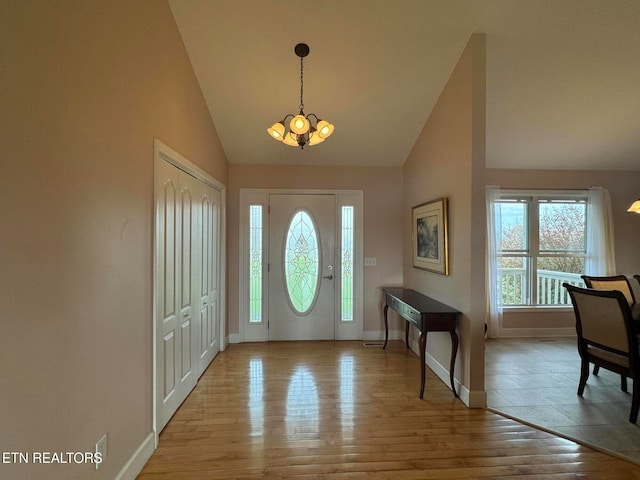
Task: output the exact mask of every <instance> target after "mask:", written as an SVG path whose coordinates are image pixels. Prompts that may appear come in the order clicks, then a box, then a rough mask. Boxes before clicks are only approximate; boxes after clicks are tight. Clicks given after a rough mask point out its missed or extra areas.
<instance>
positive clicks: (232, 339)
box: [229, 333, 242, 343]
mask: <svg viewBox="0 0 640 480" xmlns="http://www.w3.org/2000/svg"><path fill="white" fill-rule="evenodd" d="M241 342H242V338H240V334H238V333H231V334H229V343H241Z"/></svg>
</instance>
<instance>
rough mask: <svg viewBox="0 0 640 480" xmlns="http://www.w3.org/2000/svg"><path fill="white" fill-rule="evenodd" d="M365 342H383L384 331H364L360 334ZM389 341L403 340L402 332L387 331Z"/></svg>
mask: <svg viewBox="0 0 640 480" xmlns="http://www.w3.org/2000/svg"><path fill="white" fill-rule="evenodd" d="M362 340H364V341H365V342H376V341H377V342H384V330H365V331H364V332H362ZM389 340H404V330H389Z"/></svg>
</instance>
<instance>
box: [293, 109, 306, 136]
mask: <svg viewBox="0 0 640 480" xmlns="http://www.w3.org/2000/svg"><path fill="white" fill-rule="evenodd" d="M289 128H290V129H291V131H292V132H293V133H296V134H298V135H303V134H305V133H307V132H308V131H309V120H307V119H306V118H305V117H304V115H300V114H298V115H296V116H295V117H293V118H292V119H291V123H289Z"/></svg>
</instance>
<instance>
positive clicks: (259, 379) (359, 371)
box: [138, 342, 640, 480]
mask: <svg viewBox="0 0 640 480" xmlns="http://www.w3.org/2000/svg"><path fill="white" fill-rule="evenodd" d="M419 371H420V370H419V360H418V358H417V357H416V356H415V355H414V354H413V353H412V352H410V351H408V350H407V349H406V348H405V347H404V345H403V344H402V343H401V342H390V345H389V347H388V348H387V350H386V351H383V350H382V349H380V348H376V347H364V346H363V345H362V343H361V342H303V343H293V342H290V343H269V344H266V343H258V344H241V345H231V346H229V348H228V349H227V350H226V351H225V352H223V353H221V354H220V355H218V357H217V358H216V359H215V360H214V361H213V363H212V364H211V366H210V367H209V369H208V370H207V371H206V372H205V374H204V375H203V376H202V378H201V379H200V382H199V384H198V386H197V387H196V389H195V390H194V391H193V393H192V394H191V395H190V396H189V398H187V400H186V401H185V403H184V404H183V405H182V406H181V407H180V409H179V410H178V411H177V412H176V414H175V415H174V417H173V419H172V420H171V421H170V422H169V424H168V425H167V427H166V428H165V430H164V431H163V432H162V434H161V435H160V446H159V448H158V450H157V451H156V452H155V453H154V455H153V456H152V457H151V459H150V460H149V462H148V464H147V465H146V466H145V468H144V470H143V471H142V472H141V474H140V475H139V477H138V478H139V479H141V480H149V479H175V480H180V479H189V480H199V479H207V480H210V479H227V480H231V479H251V478H264V477H268V478H277V479H300V480H302V479H345V480H346V479H348V480H358V479H366V480H376V479H384V480H404V479H480V478H482V479H489V478H491V479H503V478H505V479H506V478H528V479H575V478H587V479H596V478H598V479H607V480H615V479H640V466H638V465H634V464H632V463H628V462H625V461H624V460H620V459H617V458H614V457H611V456H608V455H606V454H604V453H600V452H597V451H594V450H592V449H590V448H587V447H583V446H581V445H579V444H576V443H573V442H571V441H568V440H565V439H562V438H559V437H555V436H553V435H551V434H548V433H545V432H542V431H539V430H536V429H534V428H531V427H528V426H525V425H522V424H520V423H518V422H516V421H514V420H509V419H507V418H505V417H502V416H500V415H498V414H495V413H491V412H489V411H486V410H481V409H468V408H466V406H465V405H464V404H463V403H462V402H461V401H459V400H456V399H455V398H454V397H453V395H452V393H451V391H450V390H449V389H448V388H447V387H446V386H445V385H444V384H443V383H442V382H441V381H440V380H439V379H438V378H437V377H435V375H433V374H432V373H431V372H430V371H428V374H427V387H426V391H425V395H424V400H419V399H418V389H419Z"/></svg>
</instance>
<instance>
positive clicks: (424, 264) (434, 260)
mask: <svg viewBox="0 0 640 480" xmlns="http://www.w3.org/2000/svg"><path fill="white" fill-rule="evenodd" d="M448 203H449V202H448V200H447V197H442V198H437V199H435V200H431V201H429V202H426V203H422V204H420V205H416V206H415V207H413V208H412V209H411V212H412V215H411V218H412V236H413V266H414V267H415V268H420V269H422V270H428V271H430V272H434V273H439V274H441V275H449V232H448V230H449V218H448Z"/></svg>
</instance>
